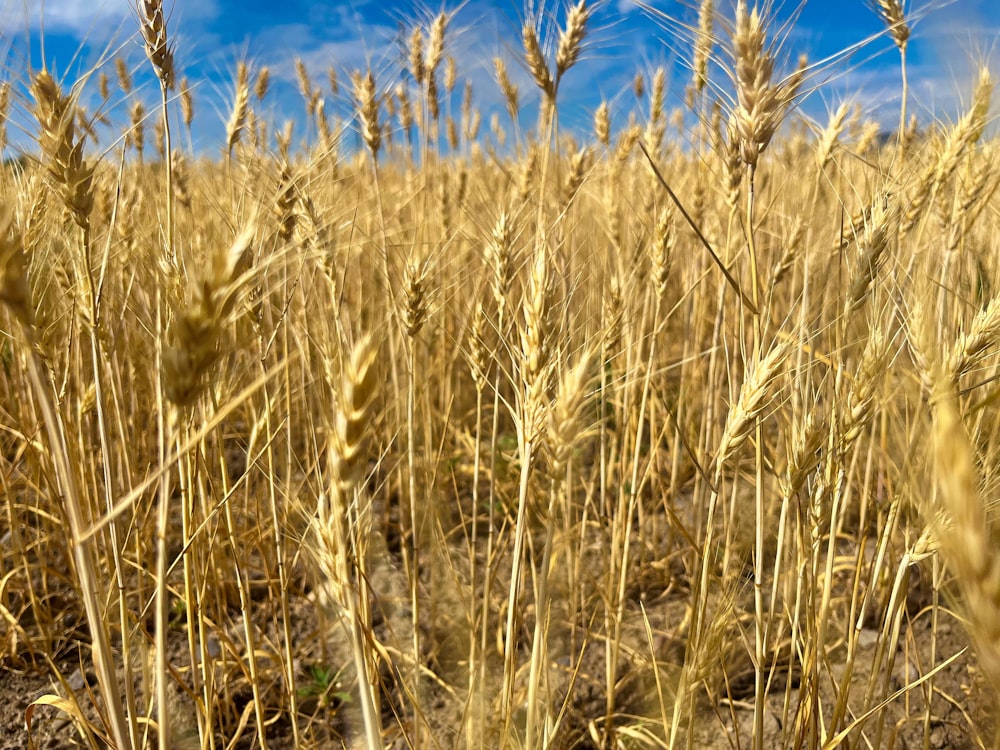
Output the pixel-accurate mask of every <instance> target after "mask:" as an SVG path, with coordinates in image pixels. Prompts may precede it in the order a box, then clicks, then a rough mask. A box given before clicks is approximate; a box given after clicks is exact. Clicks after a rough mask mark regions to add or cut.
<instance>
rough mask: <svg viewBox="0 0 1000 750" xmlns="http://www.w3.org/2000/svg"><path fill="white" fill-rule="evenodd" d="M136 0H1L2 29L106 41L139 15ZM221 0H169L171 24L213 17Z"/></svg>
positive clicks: (3, 31) (168, 8)
mask: <svg viewBox="0 0 1000 750" xmlns="http://www.w3.org/2000/svg"><path fill="white" fill-rule="evenodd" d="M135 1H136V0H0V33H3V34H17V33H23V32H24V31H25V30H30V31H37V30H39V29H41V28H43V27H44V28H45V30H46V31H50V32H54V33H59V34H67V35H69V36H72V37H75V38H77V39H81V40H83V39H87V40H93V39H95V38H97V39H100V40H101V41H103V40H104V39H105V38H106V37H107V36H108V35H109V32H116V31H119V30H121V29H125V28H127V27H128V24H129V23H131V22H132V21H134V20H135V18H136V10H135V8H136V5H135ZM218 3H219V0H199V2H195V3H187V2H177V3H174V2H171V0H167V2H166V8H167V13H168V24H169V23H171V22H178V21H183V22H185V23H189V22H191V21H195V20H203V19H207V18H214V17H216V16H217V15H218V13H219V4H218Z"/></svg>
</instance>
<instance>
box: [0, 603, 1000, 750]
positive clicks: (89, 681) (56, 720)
mask: <svg viewBox="0 0 1000 750" xmlns="http://www.w3.org/2000/svg"><path fill="white" fill-rule="evenodd" d="M649 593H650V592H645V593H643V594H639V593H637V595H636V599H635V600H634V601H633V602H632V606H630V609H629V612H628V615H627V622H626V628H625V636H624V638H623V646H624V648H623V651H622V653H623V660H622V669H621V671H620V676H619V682H618V684H619V697H618V709H619V713H618V715H619V716H621V717H622V718H621V720H620V721H619V722H618V723H619V725H620V726H621V727H623V728H624V729H625V731H626V732H627V733H635V734H639V733H641V732H642V731H646V730H649V728H650V727H653V726H655V725H656V724H657V722H658V721H659V715H660V705H659V701H658V700H657V680H656V676H655V675H653V673H652V670H651V669H650V668H649V665H650V664H651V658H650V657H649V654H650V650H651V647H650V645H649V637H648V635H647V630H646V627H645V625H644V624H643V616H642V611H643V609H644V610H645V613H646V617H647V618H648V620H649V625H650V628H651V631H652V632H653V633H654V634H655V636H654V637H655V640H654V642H653V646H652V648H653V649H654V650H655V652H656V658H657V666H658V669H659V671H660V679H661V685H662V684H670V682H671V679H672V678H673V677H675V676H676V674H677V671H678V665H679V664H680V663H681V661H682V659H683V651H684V644H683V643H682V642H680V641H678V640H677V639H675V638H673V637H672V634H671V633H672V628H673V627H675V626H676V623H677V622H679V621H680V619H681V618H682V617H683V611H684V598H683V594H681V593H675V592H672V591H671V590H669V589H667V590H663V591H659V592H656V591H655V587H654V589H653V594H654V595H652V596H650V595H649ZM642 597H648V600H647V601H645V602H644V606H643V607H640V606H639V599H640V598H642ZM921 604H922V603H921V602H919V601H914V602H912V603H911V608H912V609H914V613H915V614H916V613H918V612H920V609H921ZM314 612H315V607H314V606H313V605H312V603H311V595H310V594H309V593H308V592H302V593H301V594H300V595H299V596H298V597H297V598H296V599H295V600H294V601H293V618H294V621H295V628H296V632H295V634H294V637H296V638H299V637H301V638H303V640H304V641H308V640H309V639H314V636H315V628H316V627H317V620H316V617H315V616H314ZM404 614H405V613H404ZM394 619H395V617H394V616H390V617H387V618H386V619H385V620H384V621H383V622H381V623H379V627H380V628H381V629H382V631H383V634H384V635H385V637H386V638H389V637H390V634H389V633H388V631H390V630H392V629H393V628H394V627H395V625H396V624H397V623H394V622H393V620H394ZM930 625H931V622H930V617H929V616H927V614H926V611H925V612H924V613H923V614H922V615H920V616H917V617H916V618H915V620H914V621H913V622H912V624H911V627H910V628H909V630H908V631H905V632H908V636H907V637H906V638H905V640H904V642H902V643H900V644H899V646H898V648H897V650H896V654H895V659H894V662H895V664H894V668H893V671H892V673H891V675H890V676H889V677H888V680H889V689H890V691H895V690H898V689H900V688H901V687H902V686H903V685H904V684H906V682H907V681H912V680H913V679H915V678H916V677H917V676H918V675H920V674H923V673H925V672H926V671H927V666H926V665H927V664H929V663H930V661H929V660H930V657H931V654H930V643H931V639H930ZM71 633H75V635H72V634H71V635H70V636H69V637H67V638H66V639H64V641H63V642H62V643H61V644H60V648H59V654H58V659H57V661H56V665H57V666H58V668H59V670H60V671H61V672H62V674H63V675H65V676H66V685H59V684H55V683H53V681H52V680H51V678H50V677H48V676H46V674H44V673H43V671H42V670H43V668H44V666H45V665H44V662H38V663H37V665H38V666H37V668H32V667H31V666H30V664H28V663H27V661H26V658H27V657H28V654H27V653H22V654H21V655H20V657H21V658H20V659H16V658H12V656H11V655H10V654H8V656H7V657H6V658H5V659H4V660H3V662H2V663H0V750H20V749H21V748H25V747H28V746H29V742H28V733H27V729H26V724H25V718H26V715H27V713H28V711H29V706H30V705H31V704H32V702H33V701H35V700H36V699H38V698H39V697H41V696H43V695H46V694H49V695H51V694H56V695H62V696H66V695H68V693H69V692H71V691H72V692H75V694H76V697H77V699H78V700H79V702H80V703H81V704H82V705H84V706H87V705H89V704H92V701H93V700H95V698H94V697H93V695H94V692H95V691H94V688H95V680H94V677H93V674H92V673H90V672H88V671H86V670H84V669H82V668H81V667H80V656H81V649H80V647H79V646H78V644H77V643H76V641H75V640H74V639H78V638H79V637H80V636H81V635H83V628H82V626H81V625H79V623H77V624H76V626H75V628H73V629H71ZM429 635H430V634H429ZM336 641H337V638H334V639H333V648H334V649H338V648H341V647H343V643H342V642H341V643H340V644H337V643H336ZM876 641H877V634H876V631H875V630H868V629H866V630H864V631H862V634H861V638H860V639H859V653H858V658H857V662H856V663H857V668H856V670H855V674H854V676H853V677H852V684H853V685H855V686H856V687H855V688H854V689H852V695H853V694H858V695H862V694H863V692H864V685H865V683H866V681H867V679H868V670H869V669H870V665H871V663H872V662H873V661H874V649H875V647H876ZM966 646H967V638H966V635H965V632H964V630H963V629H962V628H961V626H960V625H959V624H958V623H957V622H956V621H944V622H940V623H939V626H938V637H937V645H936V649H937V660H938V662H939V663H940V662H941V661H943V660H944V659H946V658H948V657H950V656H952V655H953V654H956V653H958V652H960V651H961V650H962V649H963V648H965V647H966ZM185 648H186V645H185V638H184V634H183V629H182V628H178V629H177V631H176V632H174V633H173V634H172V651H173V654H174V656H175V657H176V659H177V663H183V661H184V658H183V657H184V650H185ZM743 654H744V651H743V650H738V651H737V653H736V655H735V656H734V657H732V659H731V660H730V663H729V664H727V667H726V672H727V676H728V679H729V691H730V695H731V699H728V700H723V701H715V702H714V703H713V702H710V701H709V700H707V699H705V700H702V701H701V703H700V708H699V714H698V715H697V716H696V717H695V721H694V723H693V726H692V727H691V731H693V732H694V737H695V741H694V746H695V747H699V748H711V749H714V748H720V749H721V748H743V747H749V738H750V737H751V736H752V731H751V728H752V722H753V705H752V704H753V671H752V667H751V663H750V660H749V656H744V655H743ZM308 658H309V657H308V654H303V661H302V663H300V664H298V665H297V666H298V667H299V670H300V675H299V680H300V684H306V685H308V684H310V680H311V679H312V678H311V677H310V669H309V666H308V665H307V664H306V663H305V661H306V660H307V659H308ZM18 661H20V663H17V662H18ZM842 661H843V649H842V648H840V649H837V648H834V650H833V651H832V653H831V655H830V665H829V670H830V671H829V674H830V675H832V677H833V679H834V680H836V681H838V682H839V681H840V680H841V678H842V676H843V667H842V666H840V663H842ZM343 663H344V664H349V663H350V660H349V659H348V658H346V654H345V658H344V659H343ZM432 666H434V667H435V668H436V669H438V670H440V671H442V672H447V671H448V669H449V666H448V664H446V663H444V660H443V659H442V661H441V663H433V664H432ZM555 666H556V667H557V668H558V667H559V666H563V667H565V666H566V665H555ZM603 669H604V650H603V646H602V645H599V644H597V643H593V644H591V645H590V646H588V647H587V648H586V649H584V658H583V659H582V661H581V663H580V669H579V670H578V672H577V674H576V678H575V683H574V685H573V688H572V693H573V698H572V699H571V700H570V701H569V702H568V704H567V706H566V714H565V717H564V720H563V729H562V732H561V734H560V738H559V746H560V747H574V748H590V747H595V748H596V747H598V744H597V742H596V740H595V733H596V732H597V731H598V730H599V729H600V728H601V726H602V725H601V724H600V722H601V720H600V719H597V721H595V719H596V718H597V717H602V716H603V715H604V714H605V703H606V700H605V690H604V677H603ZM571 671H572V670H569V669H564V672H566V673H569V672H571ZM383 678H384V679H385V680H386V683H387V684H388V683H391V681H392V675H391V674H385V675H383ZM313 682H314V680H313ZM830 682H831V686H826V687H824V688H823V690H824V693H826V694H829V691H830V690H832V682H833V681H832V680H831V681H830ZM564 684H565V683H564ZM351 687H352V686H351V685H350V682H349V679H345V681H344V682H343V683H341V684H340V685H339V686H335V687H334V688H333V689H332V690H331V693H337V694H336V695H332V696H330V697H329V698H328V699H327V700H323V699H322V698H320V697H318V696H316V695H315V694H312V695H307V694H306V693H305V692H304V693H302V700H301V705H300V707H299V710H300V724H299V726H300V729H301V730H302V737H303V738H305V739H307V740H308V741H309V743H310V744H311V745H312V746H317V747H342V746H347V747H359V746H361V743H360V740H359V737H357V736H356V733H355V732H353V731H352V729H353V728H355V727H357V726H358V723H357V720H356V716H355V715H354V711H355V710H356V709H355V708H354V707H353V706H352V704H351V702H350V701H349V700H348V702H344V701H343V700H342V696H341V695H340V693H343V692H348V693H349V692H350V690H351ZM786 687H789V695H790V696H791V700H792V701H794V700H795V699H796V697H797V688H798V687H799V686H798V683H797V678H795V677H794V676H793V682H792V685H791V686H788V685H787V682H786V681H784V680H778V681H776V682H775V684H773V685H772V688H771V691H770V693H769V695H768V699H767V706H768V711H769V716H768V718H767V722H766V725H765V746H766V747H779V746H780V744H779V742H778V738H779V737H780V736H781V728H780V724H779V719H778V718H777V717H780V716H781V714H782V704H783V701H784V700H785V695H786V691H785V688H786ZM226 689H228V690H231V694H230V695H229V696H228V700H229V701H230V702H231V703H232V704H233V713H234V715H235V714H242V713H243V712H244V711H246V712H247V715H248V716H249V708H248V706H249V705H250V703H251V701H252V697H251V695H250V692H249V689H248V686H247V685H246V683H245V681H243V680H241V679H240V678H236V679H234V681H233V684H231V685H229V686H227V688H226ZM933 690H934V696H933V703H932V710H931V712H930V714H929V723H928V724H927V727H926V734H927V737H928V739H929V743H928V746H929V747H930V748H956V749H958V748H976V747H982V746H983V744H985V745H987V746H988V745H989V744H990V742H991V741H992V734H991V732H992V730H991V726H992V722H991V720H990V718H989V713H990V710H989V708H988V707H989V706H990V705H991V697H990V696H991V693H990V692H989V690H988V689H987V688H986V687H985V686H984V685H983V681H982V679H981V677H980V676H979V675H978V673H977V671H976V669H975V666H974V657H971V656H970V655H969V654H968V653H966V654H964V655H962V656H960V657H959V658H957V659H956V660H955V661H954V662H952V663H951V664H950V665H949V666H948V667H946V668H945V669H944V670H942V671H941V672H940V673H938V675H937V676H936V678H935V680H934V684H933ZM306 692H309V691H308V690H307V691H306ZM312 692H313V693H315V691H312ZM391 692H392V691H391V690H390V691H388V693H387V694H386V696H385V700H384V701H383V712H384V714H385V718H386V720H387V724H388V720H389V719H390V718H391V711H392V709H393V706H392V697H391V695H390V693H391ZM140 698H141V696H140ZM427 698H428V705H430V706H431V709H432V713H433V715H434V724H435V725H434V727H433V731H434V732H435V734H437V737H438V740H439V743H440V746H441V747H462V746H464V744H465V741H464V739H463V738H462V737H461V736H460V735H458V734H456V729H455V727H457V726H458V724H459V719H460V715H461V714H460V712H461V711H462V710H463V707H462V705H461V704H460V703H459V702H458V701H457V699H455V698H454V697H453V696H449V695H448V694H447V693H446V692H445V691H441V693H440V694H439V695H434V696H428V697H427ZM925 701H926V694H925V692H924V690H923V689H922V688H919V687H918V688H916V689H914V690H912V691H911V692H909V693H908V694H907V695H906V696H903V697H899V698H898V699H897V700H895V701H894V702H893V703H892V705H891V706H890V708H889V710H888V712H887V714H886V717H885V722H884V727H883V732H882V735H881V736H882V742H881V746H882V747H885V748H922V747H924V735H925V726H924V721H925V710H924V708H925V705H926V704H925ZM177 711H178V716H179V717H181V718H180V720H179V721H178V722H177V724H176V725H175V727H176V728H175V734H177V735H178V738H179V739H180V740H181V742H179V743H178V744H177V747H178V748H186V747H189V746H191V747H197V743H196V742H195V743H194V744H191V745H189V744H187V743H186V742H184V737H185V736H187V737H188V740H191V739H195V738H196V736H197V735H196V733H193V734H192V732H191V728H190V726H188V727H187V728H186V729H185V721H184V719H183V715H184V714H189V713H191V710H190V705H189V704H188V705H187V706H186V707H185V702H184V698H183V697H182V696H180V695H178V708H177ZM87 713H88V715H91V716H93V715H94V712H93V711H92V710H88V711H87ZM449 717H453V718H454V724H452V725H451V726H449V724H450V723H451V722H450V719H449ZM249 718H250V720H249V722H248V725H247V727H246V729H245V730H244V731H243V733H242V739H241V740H240V741H239V742H238V743H237V744H236V746H235V747H237V748H250V747H258V746H259V742H258V741H257V738H256V736H255V730H254V729H253V726H254V722H253V718H252V716H250V717H249ZM32 728H33V732H32V739H33V740H34V741H35V743H36V744H37V746H38V747H39V748H51V749H52V750H55V749H57V748H63V747H67V748H68V747H82V746H84V745H82V743H81V742H80V740H79V735H78V733H77V732H76V731H75V730H74V727H73V724H72V723H71V721H70V720H69V719H68V717H67V716H66V715H65V714H64V713H62V712H60V711H59V710H57V709H56V708H54V707H51V706H38V707H36V708H35V709H34V711H33V716H32ZM176 729H179V730H180V731H176ZM654 731H655V730H654ZM977 733H978V736H977ZM866 735H867V737H868V738H869V740H868V741H869V742H871V741H872V738H874V736H875V721H874V720H872V721H870V722H869V723H868V724H867V725H866ZM857 737H858V735H857V734H854V735H852V738H857ZM303 744H305V743H303ZM390 744H393V745H395V746H397V747H403V746H405V743H404V742H403V741H401V738H398V737H397V738H395V739H394V741H390ZM268 746H269V747H271V748H277V749H281V748H292V747H293V746H294V743H293V741H292V735H291V729H290V727H289V726H288V722H287V721H286V720H278V721H275V722H274V723H273V724H271V725H270V726H269V728H268ZM487 746H489V745H487ZM625 746H641V745H639V743H636V744H635V745H632V744H630V743H629V744H626V745H625ZM851 746H857V747H864V746H865V744H864V743H863V742H859V741H852V742H851Z"/></svg>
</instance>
